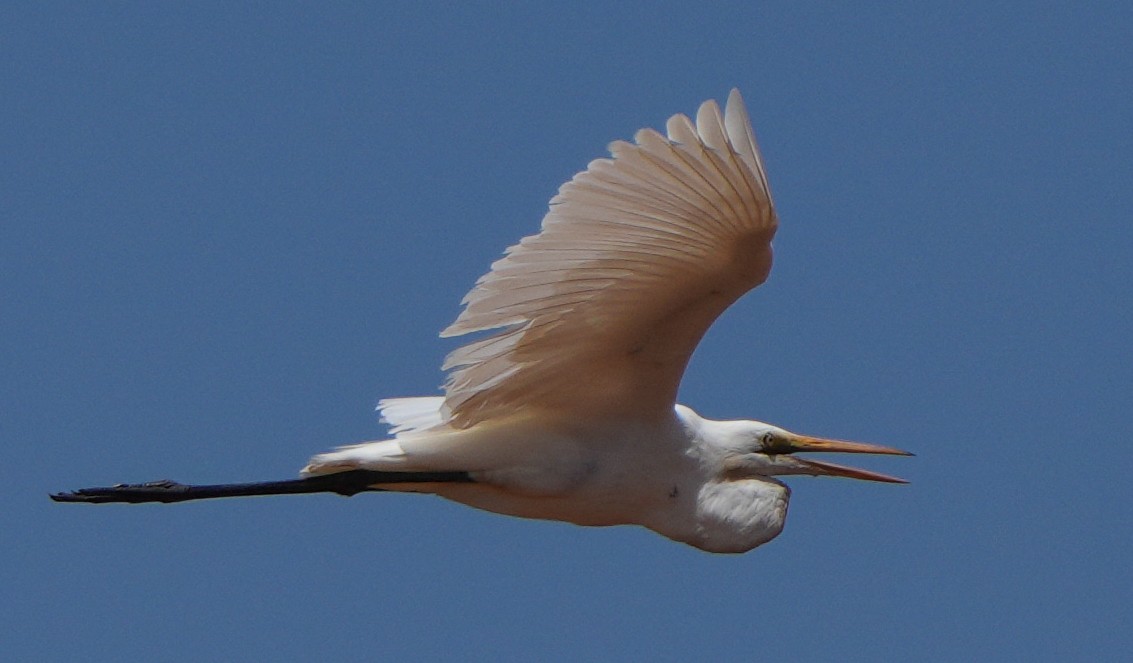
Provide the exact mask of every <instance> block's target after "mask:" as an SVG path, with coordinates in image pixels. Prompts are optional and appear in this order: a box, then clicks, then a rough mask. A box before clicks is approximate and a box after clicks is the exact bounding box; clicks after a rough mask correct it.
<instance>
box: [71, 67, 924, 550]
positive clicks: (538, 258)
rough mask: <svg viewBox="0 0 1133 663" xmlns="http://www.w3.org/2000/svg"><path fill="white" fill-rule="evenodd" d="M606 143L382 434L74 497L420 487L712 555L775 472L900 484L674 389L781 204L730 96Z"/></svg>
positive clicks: (770, 534)
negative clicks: (214, 474)
mask: <svg viewBox="0 0 1133 663" xmlns="http://www.w3.org/2000/svg"><path fill="white" fill-rule="evenodd" d="M666 129H667V135H662V134H660V133H658V132H656V131H653V130H651V129H643V130H641V131H639V132H638V133H637V135H636V136H635V137H634V142H633V143H627V142H622V141H618V142H615V143H613V144H612V145H611V146H610V152H611V154H612V158H610V159H599V160H596V161H593V162H591V163H590V164H589V166H588V167H587V169H586V170H585V171H583V172H581V173H579V174H578V175H576V176H575V177H574V178H573V179H572V180H571V181H569V182H567V183H566V184H564V185H563V186H562V188H561V189H560V190H559V193H558V195H556V196H555V197H554V198H553V199H552V200H551V203H550V210H549V211H548V212H547V215H546V216H545V217H544V219H543V225H542V229H541V231H540V232H539V233H538V234H536V235H532V236H530V237H526V238H524V239H523V240H521V241H520V242H519V243H518V244H516V245H514V246H512V247H510V248H509V249H508V250H507V252H506V255H505V256H504V257H503V258H501V259H500V260H498V261H496V262H495V263H494V264H493V265H492V267H491V270H490V271H489V272H488V273H487V274H485V275H484V276H482V277H481V278H480V279H479V280H478V281H477V282H476V285H475V287H473V289H472V291H471V292H469V293H468V295H467V296H465V298H464V302H463V304H464V310H463V311H462V312H461V314H460V316H459V317H458V318H457V319H456V321H455V322H453V323H452V324H451V325H450V326H449V327H448V328H446V329H445V330H444V331H443V332H442V336H459V335H462V334H468V333H471V332H483V331H494V333H492V334H491V335H489V336H487V337H486V338H482V339H480V340H477V341H473V342H471V343H468V344H467V345H464V346H462V347H460V348H458V349H457V350H456V351H454V352H453V353H452V354H450V355H449V357H448V358H447V359H446V361H445V364H444V369H445V370H447V371H449V375H448V379H447V381H446V382H445V388H444V396H443V397H441V396H429V397H418V398H393V399H385V400H383V401H381V404H380V406H379V409H380V410H381V414H382V419H383V421H384V422H385V423H387V424H388V425H389V426H390V432H391V434H392V435H393V436H394V437H392V438H390V439H385V440H379V441H374V442H367V443H364V444H358V445H352V446H349V447H344V448H341V449H339V450H338V451H333V452H330V453H325V454H320V455H318V456H315V457H314V458H313V459H311V461H310V463H309V464H308V465H307V467H306V468H304V470H303V475H304V478H302V479H297V480H291V481H276V482H262V483H251V484H225V485H214V486H186V485H182V484H176V483H173V482H154V483H149V484H132V485H119V486H114V487H110V488H88V489H82V490H79V491H76V492H72V493H61V494H57V495H53V496H52V497H53V498H54V499H56V500H58V501H71V502H114V501H118V502H144V501H162V502H172V501H184V500H189V499H201V498H208V497H225V496H233V495H263V494H280V493H299V492H324V491H330V492H338V493H341V494H347V495H350V494H354V493H357V492H362V491H372V490H378V491H380V490H398V491H411V492H424V493H433V494H437V495H441V496H443V497H446V498H449V499H452V500H455V501H458V502H462V503H465V504H468V505H471V506H475V507H478V508H481V509H486V510H489V511H495V512H498V513H504V514H509V515H515V516H521V517H528V518H544V519H553V520H562V521H567V522H572V523H577V524H580V525H623V524H637V525H643V526H645V527H648V528H650V529H652V530H654V531H656V532H658V533H660V534H662V535H664V536H667V537H669V538H672V539H674V540H677V541H682V542H685V543H688V544H690V545H693V546H696V547H699V548H701V549H704V550H709V551H713V552H744V551H747V550H750V549H752V548H754V547H756V546H758V545H760V544H762V543H765V542H766V541H768V540H770V539H772V538H774V537H775V536H776V535H777V534H778V533H779V532H780V531H781V530H782V527H783V523H784V521H785V519H786V512H787V502H788V499H789V496H790V491H789V490H788V488H787V487H786V485H785V484H783V483H782V482H781V481H779V480H778V479H776V478H775V477H776V476H778V475H789V474H809V475H830V476H843V477H850V478H856V479H867V480H873V481H885V482H894V483H900V482H901V480H900V479H896V478H894V477H889V476H885V475H882V474H877V473H873V472H869V471H866V470H860V469H856V468H849V467H843V466H840V465H834V464H832V463H826V462H820V461H815V460H803V459H801V458H797V457H795V456H794V455H793V454H794V453H796V452H800V451H840V452H849V453H877V454H906V452H904V451H900V450H898V449H892V448H889V447H881V446H877V445H871V444H862V443H856V442H844V441H839V440H827V439H822V438H814V437H807V436H803V435H798V434H795V433H791V432H789V431H787V430H784V429H782V428H779V427H776V426H772V425H770V424H765V423H762V422H758V421H746V420H740V421H713V420H711V419H707V418H704V417H701V416H699V415H697V414H696V413H695V412H693V411H692V410H691V409H689V408H687V407H685V406H683V405H678V404H677V403H676V394H677V388H678V386H679V384H680V380H681V376H682V374H683V373H684V370H685V366H686V365H687V364H688V361H689V358H690V357H691V356H692V353H693V350H694V349H695V347H696V345H697V343H698V342H699V341H700V339H701V337H703V335H704V333H705V331H706V330H707V329H708V327H709V326H710V325H711V324H712V322H713V321H714V320H715V319H716V317H717V316H719V315H720V313H721V312H723V311H724V309H726V308H727V307H728V306H730V305H731V304H732V302H734V301H735V300H736V299H738V298H739V297H740V296H742V295H743V294H744V293H745V292H747V291H748V290H750V289H752V288H754V287H756V286H758V285H759V284H760V283H762V282H763V281H764V280H766V278H767V275H768V273H769V272H770V270H771V239H772V237H773V236H774V235H775V230H776V228H777V226H778V219H777V217H776V215H775V210H774V206H773V204H772V200H771V192H770V189H769V187H768V184H767V177H766V171H765V169H764V166H763V160H762V158H761V157H760V154H759V149H758V147H757V146H756V142H755V136H754V134H753V132H752V130H751V123H750V121H749V119H748V116H747V112H746V110H745V109H744V104H743V100H742V99H741V97H740V94H739V92H738V91H736V90H733V91H732V92H731V94H730V95H729V97H728V103H727V106H726V109H725V111H724V112H723V113H721V112H720V108H719V107H718V106H717V104H716V103H715V102H714V101H707V102H705V103H704V104H702V105H701V106H700V109H699V111H698V112H697V115H696V120H695V123H694V122H693V121H692V120H690V119H689V118H688V117H686V116H684V115H675V116H673V117H672V118H670V119H669V121H668V123H667V126H666Z"/></svg>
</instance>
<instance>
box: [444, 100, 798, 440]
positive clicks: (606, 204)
mask: <svg viewBox="0 0 1133 663" xmlns="http://www.w3.org/2000/svg"><path fill="white" fill-rule="evenodd" d="M667 129H668V137H667V138H666V137H665V136H662V135H661V134H660V133H658V132H656V131H654V130H652V129H643V130H641V131H639V132H638V133H637V135H636V136H635V143H632V144H631V143H626V142H622V141H618V142H615V143H613V144H611V145H610V152H611V154H612V155H613V158H612V159H599V160H596V161H593V162H591V163H590V165H589V166H588V167H587V169H586V171H585V172H582V173H579V174H578V175H575V177H574V178H573V179H572V180H571V181H570V182H567V183H566V184H564V185H563V186H562V188H560V189H559V193H558V195H556V196H555V197H554V198H553V199H552V200H551V203H550V210H549V211H548V212H547V215H546V216H545V217H544V218H543V226H542V230H541V231H540V232H539V234H537V235H532V236H530V237H526V238H524V239H523V240H521V241H520V242H519V243H518V244H516V245H515V246H512V247H510V248H509V249H508V250H507V252H506V254H505V256H504V257H503V258H501V259H500V260H498V261H496V262H495V263H494V264H493V265H492V268H491V271H489V272H488V273H487V274H485V275H484V276H482V277H481V278H480V280H479V281H477V282H476V286H475V287H474V288H473V289H472V291H471V292H469V293H468V295H467V296H465V298H464V301H463V304H464V307H465V308H464V310H463V312H461V314H460V316H459V317H458V318H457V319H456V321H455V322H453V324H452V325H450V326H449V327H448V328H447V329H445V330H444V331H443V332H441V335H442V336H458V335H461V334H467V333H470V332H477V331H483V330H492V329H495V330H499V331H497V332H496V333H495V334H493V335H491V336H489V337H487V338H484V339H482V340H477V341H474V342H471V343H468V344H467V345H464V346H462V347H460V348H458V349H457V350H455V351H454V352H452V354H450V355H449V356H448V358H447V359H446V361H445V365H444V368H445V370H451V372H450V374H449V376H448V380H447V382H446V384H445V404H444V405H445V407H444V416H445V417H446V419H447V421H448V423H449V425H451V426H454V427H456V428H466V427H468V426H471V425H473V424H476V423H477V422H480V421H484V420H486V419H489V418H493V417H499V416H505V415H510V414H515V413H517V412H518V411H520V410H524V409H528V408H539V409H550V410H555V411H559V412H561V413H563V414H565V415H567V416H568V417H569V416H570V415H572V414H574V413H578V414H581V413H583V412H585V413H586V414H587V416H591V417H593V416H599V415H602V414H609V415H614V416H642V417H644V416H651V415H655V414H657V413H660V412H662V411H669V410H671V408H672V406H673V403H674V402H675V399H676V393H677V387H678V384H679V383H680V379H681V375H682V374H683V373H684V369H685V366H686V364H687V363H688V360H689V357H690V356H691V355H692V352H693V350H694V349H695V347H696V344H697V342H699V340H700V338H701V337H702V336H703V335H704V332H705V331H706V330H707V329H708V327H709V325H711V324H712V321H713V320H715V319H716V317H717V316H719V315H720V313H721V312H722V311H723V310H724V309H725V308H727V307H728V306H729V305H730V304H731V303H732V302H734V301H735V300H736V299H737V298H739V297H740V296H741V295H743V294H744V293H745V292H747V291H748V290H750V289H751V288H754V287H755V286H757V285H759V284H760V283H762V282H763V281H764V280H766V278H767V274H768V272H769V271H770V269H771V237H772V236H773V235H774V234H775V229H776V226H777V224H778V222H777V220H776V217H775V212H774V209H773V207H772V202H771V193H770V191H769V189H768V186H767V177H766V174H765V172H764V168H763V161H762V159H761V158H760V155H759V149H758V148H757V147H756V143H755V136H754V135H753V133H752V130H751V124H750V121H749V120H748V116H747V111H746V110H745V108H744V105H743V100H742V99H741V97H740V94H739V92H738V91H737V90H732V93H731V95H730V96H729V98H728V104H727V108H726V111H725V113H724V115H723V116H721V113H720V108H719V106H717V105H716V102H715V101H706V102H705V103H704V104H702V105H701V106H700V109H699V111H698V112H697V116H696V123H695V126H694V124H693V123H692V121H690V120H689V118H687V117H686V116H684V115H675V116H673V117H672V118H670V119H669V121H668V123H667Z"/></svg>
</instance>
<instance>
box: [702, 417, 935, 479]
mask: <svg viewBox="0 0 1133 663" xmlns="http://www.w3.org/2000/svg"><path fill="white" fill-rule="evenodd" d="M719 423H722V424H727V435H725V436H722V438H718V439H723V440H726V442H725V444H723V445H722V446H723V448H724V457H723V473H724V475H725V476H730V477H734V478H737V479H739V478H749V477H750V478H754V477H756V476H763V477H770V476H776V475H787V474H806V475H811V476H834V477H846V478H849V479H863V480H866V481H883V482H886V483H908V482H907V481H905V480H904V479H899V478H897V477H892V476H889V475H887V474H880V473H878V472H870V471H869V470H862V469H858V468H856V467H846V466H845V465H836V464H834V463H827V462H824V461H819V460H811V459H803V458H798V457H796V456H795V455H794V454H796V453H799V452H806V451H821V452H827V453H839V452H840V453H856V454H886V455H894V456H911V455H913V454H911V453H909V452H908V451H902V450H901V449H894V448H891V447H883V446H880V445H876V444H865V443H863V442H847V441H845V440H829V439H825V438H821V437H809V436H806V435H799V434H797V433H792V432H791V431H788V430H784V429H782V428H779V427H778V426H772V425H771V424H765V423H763V422H761V421H728V422H719Z"/></svg>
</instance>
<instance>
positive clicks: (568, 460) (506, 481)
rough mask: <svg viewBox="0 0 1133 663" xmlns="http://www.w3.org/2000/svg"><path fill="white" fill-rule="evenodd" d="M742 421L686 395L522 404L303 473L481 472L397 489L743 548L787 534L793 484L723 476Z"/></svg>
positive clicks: (355, 452)
mask: <svg viewBox="0 0 1133 663" xmlns="http://www.w3.org/2000/svg"><path fill="white" fill-rule="evenodd" d="M441 400H442V399H440V398H420V399H396V400H395V401H393V403H397V404H401V403H402V402H405V401H421V402H422V404H425V405H429V404H434V405H440V403H431V402H436V401H441ZM391 423H392V421H391ZM741 423H743V422H721V421H712V420H708V419H704V418H702V417H700V416H699V415H698V414H696V413H695V412H693V411H692V410H691V409H689V408H687V407H685V406H683V405H678V406H676V407H675V408H673V409H672V410H671V411H670V416H667V417H659V418H656V419H649V420H645V419H643V420H637V421H634V420H627V419H624V418H622V419H613V420H604V419H577V418H575V419H560V418H556V417H550V416H522V415H521V416H518V417H515V418H509V419H504V420H501V421H493V422H490V423H487V424H483V425H477V426H474V427H472V428H470V429H465V430H453V429H443V432H433V433H429V432H425V433H416V434H415V433H414V432H412V431H405V432H402V433H401V434H400V435H399V436H398V437H396V438H394V439H392V440H384V441H380V442H372V443H367V444H362V445H356V446H353V447H348V448H345V449H342V450H340V451H336V452H332V453H329V454H323V455H321V456H317V457H315V458H314V459H313V461H312V465H310V466H308V468H306V472H307V473H308V474H319V473H323V472H339V471H343V470H348V469H369V470H379V471H456V470H460V471H467V472H469V474H470V475H471V478H472V479H473V481H472V482H465V483H429V484H405V485H400V486H390V487H389V488H388V489H390V490H402V491H407V492H428V493H433V494H436V495H440V496H442V497H445V498H448V499H451V500H453V501H456V502H460V503H462V504H467V505H469V506H472V507H476V508H479V509H484V510H486V511H492V512H495V513H502V514H506V515H509V516H519V517H522V518H538V519H546V520H562V521H566V522H570V523H574V524H577V525H590V526H608V525H627V524H639V525H643V526H645V527H648V528H649V529H652V530H654V531H656V532H658V533H659V534H662V535H664V536H666V537H668V538H670V539H674V540H677V541H682V542H684V543H688V544H691V545H694V546H696V547H698V548H703V549H705V550H711V551H713V552H742V551H744V550H749V549H751V548H754V547H755V546H757V545H759V544H761V543H764V542H765V541H767V540H770V539H771V538H773V537H774V536H775V535H777V534H778V533H779V531H780V530H781V529H782V527H783V521H784V519H785V518H786V513H787V500H788V497H789V490H788V488H787V487H786V486H785V485H784V484H782V483H781V482H779V481H777V480H775V479H773V478H770V477H767V478H762V479H741V478H739V477H737V478H735V479H732V478H729V477H721V476H720V472H719V468H720V466H721V465H722V464H723V463H724V461H725V458H724V456H725V455H726V451H725V449H726V447H723V446H721V445H720V443H719V441H720V440H721V439H724V437H725V436H726V435H727V434H728V428H729V427H736V426H737V425H739V424H741ZM736 523H745V524H746V527H743V528H742V529H739V530H738V529H737V528H736V526H735V524H736Z"/></svg>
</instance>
